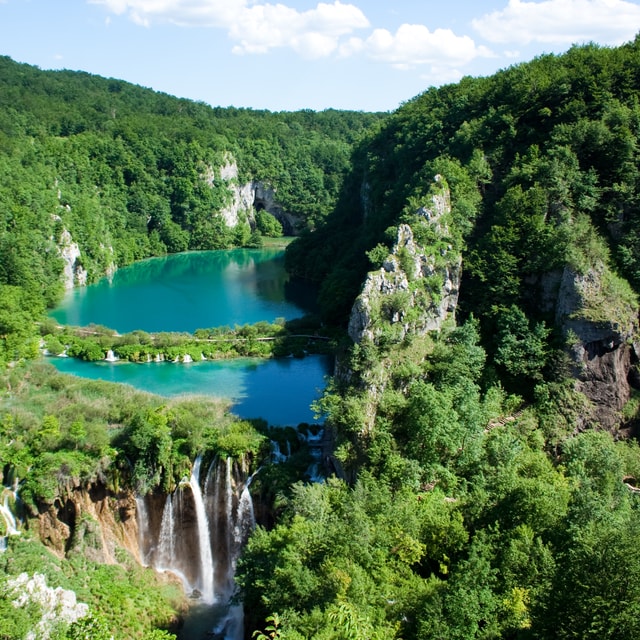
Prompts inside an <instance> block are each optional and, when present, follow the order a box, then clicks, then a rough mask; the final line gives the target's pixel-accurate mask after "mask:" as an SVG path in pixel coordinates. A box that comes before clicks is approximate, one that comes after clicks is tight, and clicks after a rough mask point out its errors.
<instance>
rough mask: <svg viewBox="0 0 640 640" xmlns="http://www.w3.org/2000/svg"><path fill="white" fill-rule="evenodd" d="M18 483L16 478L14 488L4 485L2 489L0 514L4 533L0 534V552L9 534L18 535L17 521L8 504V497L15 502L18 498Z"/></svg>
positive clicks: (3, 548) (4, 546)
mask: <svg viewBox="0 0 640 640" xmlns="http://www.w3.org/2000/svg"><path fill="white" fill-rule="evenodd" d="M17 486H18V483H17V480H16V482H15V485H14V488H13V489H10V488H9V487H4V488H3V490H2V496H3V498H2V502H1V503H0V515H1V516H2V519H3V520H4V527H5V535H4V536H0V552H4V551H5V550H6V548H7V539H8V537H9V536H17V535H20V531H19V530H18V521H17V520H16V517H15V515H14V514H13V511H12V510H11V505H10V504H9V499H10V498H11V499H13V501H14V502H15V501H16V500H17V499H18V489H17Z"/></svg>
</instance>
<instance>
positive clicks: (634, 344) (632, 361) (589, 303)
mask: <svg viewBox="0 0 640 640" xmlns="http://www.w3.org/2000/svg"><path fill="white" fill-rule="evenodd" d="M624 284H626V283H624V282H623V281H621V280H620V279H619V278H617V276H615V275H614V274H612V273H611V272H610V271H609V270H608V268H607V267H606V266H605V265H604V264H598V265H595V266H594V267H592V268H591V269H589V270H588V271H587V272H586V273H584V274H580V273H577V272H576V271H574V270H573V269H571V268H570V267H565V269H564V271H563V273H562V276H561V278H560V283H559V288H558V298H557V304H556V324H557V325H558V327H560V329H561V330H562V332H563V335H564V336H565V339H566V342H567V344H568V349H569V354H570V356H571V360H572V362H573V365H574V375H575V378H576V389H577V390H578V391H580V392H581V393H583V394H584V395H585V396H586V397H587V398H588V399H589V400H590V401H591V403H592V412H591V415H590V416H587V417H586V418H585V419H584V423H585V424H584V426H586V425H592V426H598V427H601V428H605V429H610V430H614V429H616V428H617V427H618V426H619V424H620V412H621V410H622V408H623V407H624V405H625V404H626V403H627V402H628V400H629V398H630V395H631V386H632V385H633V386H636V387H637V386H638V372H637V370H636V366H635V365H636V364H637V362H638V355H639V354H640V344H638V306H637V301H636V300H635V298H634V296H633V295H632V294H631V292H630V290H627V288H626V287H624ZM579 426H581V425H579Z"/></svg>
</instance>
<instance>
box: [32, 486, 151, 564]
mask: <svg viewBox="0 0 640 640" xmlns="http://www.w3.org/2000/svg"><path fill="white" fill-rule="evenodd" d="M32 515H33V516H34V517H35V520H34V521H32V522H33V523H34V524H35V525H36V526H37V528H38V537H39V538H40V540H42V542H43V543H44V544H45V545H47V546H48V547H49V548H50V549H51V550H52V551H54V552H55V553H57V554H58V555H60V556H63V555H65V554H69V553H74V552H79V553H82V554H83V555H85V556H86V557H87V558H89V559H90V560H92V561H95V562H101V563H108V564H114V563H116V562H117V561H118V560H117V557H116V549H118V548H124V549H126V550H127V551H128V552H129V553H130V554H131V555H132V556H133V557H134V558H135V559H136V560H137V561H138V562H140V553H139V545H138V526H137V523H136V501H135V496H134V495H133V494H132V492H130V491H121V492H118V493H113V492H112V491H109V490H107V489H106V487H105V486H104V485H102V484H95V485H91V486H90V487H89V488H85V487H80V486H76V487H73V488H70V489H69V490H68V491H67V495H66V496H64V497H63V496H60V497H58V498H57V499H56V500H55V502H54V503H53V504H41V505H39V507H38V511H37V513H36V514H32Z"/></svg>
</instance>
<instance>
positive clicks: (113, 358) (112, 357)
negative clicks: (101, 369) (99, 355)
mask: <svg viewBox="0 0 640 640" xmlns="http://www.w3.org/2000/svg"><path fill="white" fill-rule="evenodd" d="M104 359H105V360H106V361H107V362H115V361H116V360H117V359H118V357H117V356H116V355H115V353H113V349H109V351H107V355H106V356H105V358H104Z"/></svg>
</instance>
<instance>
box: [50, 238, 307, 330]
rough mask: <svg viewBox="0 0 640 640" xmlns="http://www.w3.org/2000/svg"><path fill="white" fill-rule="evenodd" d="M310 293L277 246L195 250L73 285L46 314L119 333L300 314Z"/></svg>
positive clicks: (129, 267)
mask: <svg viewBox="0 0 640 640" xmlns="http://www.w3.org/2000/svg"><path fill="white" fill-rule="evenodd" d="M305 298H306V299H305ZM309 298H310V296H309V295H308V293H307V292H306V291H305V289H304V287H302V286H300V285H299V284H297V283H296V282H295V281H293V280H291V279H290V278H289V277H288V275H287V273H286V271H285V270H284V252H283V251H282V250H281V249H230V250H228V251H195V252H189V253H181V254H174V255H170V256H165V257H162V258H152V259H150V260H143V261H141V262H138V263H136V264H133V265H130V266H128V267H125V268H123V269H119V270H118V271H116V273H115V274H114V275H113V278H111V279H108V278H103V279H102V280H100V282H98V283H96V284H93V285H90V286H88V287H79V288H77V289H73V290H72V291H69V292H68V293H67V295H66V296H65V298H64V300H63V301H62V303H61V305H60V306H59V307H58V308H56V309H55V310H54V311H53V312H52V313H51V316H52V317H53V318H55V319H56V320H57V321H58V322H60V323H61V324H68V325H75V326H86V325H88V324H91V323H94V324H101V325H103V326H107V327H109V328H110V329H115V330H116V331H118V332H120V333H126V332H128V331H134V330H135V329H141V330H144V331H156V332H157V331H189V332H193V331H195V330H196V329H206V328H209V327H219V326H223V325H229V326H234V325H236V324H247V323H248V324H252V323H254V322H258V321H261V320H266V321H269V322H272V321H273V320H275V319H276V318H279V317H280V318H285V319H287V320H289V319H291V318H296V317H300V316H302V315H304V313H305V312H306V311H309V310H310V309H311V308H312V302H311V301H310V300H309Z"/></svg>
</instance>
